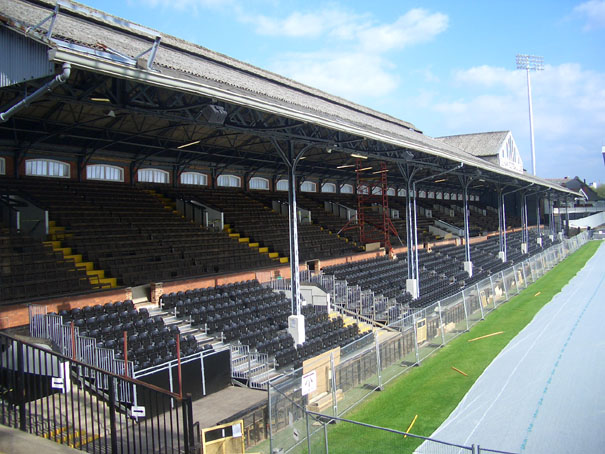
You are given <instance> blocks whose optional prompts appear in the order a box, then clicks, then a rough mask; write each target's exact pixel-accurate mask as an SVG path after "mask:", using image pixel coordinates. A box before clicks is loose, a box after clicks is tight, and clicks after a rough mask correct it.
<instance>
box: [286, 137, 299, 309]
mask: <svg viewBox="0 0 605 454" xmlns="http://www.w3.org/2000/svg"><path fill="white" fill-rule="evenodd" d="M290 147H292V142H290ZM288 170H289V172H288V206H289V209H288V227H289V229H290V274H291V275H292V276H291V278H290V281H291V283H292V314H295V315H299V314H300V276H299V265H298V219H297V217H298V216H297V212H296V164H294V165H292V166H291V167H290V168H289V169H288Z"/></svg>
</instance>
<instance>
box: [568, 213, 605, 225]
mask: <svg viewBox="0 0 605 454" xmlns="http://www.w3.org/2000/svg"><path fill="white" fill-rule="evenodd" d="M603 224H605V211H601V212H600V213H597V214H593V215H592V216H587V217H585V218H582V219H576V220H575V221H571V220H570V221H569V226H570V227H573V228H578V227H579V228H582V229H585V228H588V227H590V228H591V229H594V228H595V227H598V226H600V225H603Z"/></svg>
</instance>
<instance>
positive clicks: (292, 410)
mask: <svg viewBox="0 0 605 454" xmlns="http://www.w3.org/2000/svg"><path fill="white" fill-rule="evenodd" d="M587 241H588V235H587V234H585V233H582V234H580V235H577V236H575V237H573V238H570V239H564V240H563V241H562V242H560V243H558V244H555V245H553V246H551V247H550V248H548V249H546V250H544V251H542V252H541V253H539V254H535V255H533V256H531V257H529V258H527V259H526V260H525V261H523V262H520V263H518V264H514V265H513V266H511V267H510V268H507V269H505V270H503V271H500V272H497V273H494V274H492V275H491V276H489V277H488V278H486V279H483V280H482V281H479V282H477V283H475V284H474V285H472V286H469V287H467V288H465V289H464V290H463V291H461V292H459V293H457V294H455V295H453V296H450V297H448V298H445V299H442V300H440V301H436V302H435V303H433V304H431V305H429V306H427V307H424V308H422V309H420V310H417V311H416V312H414V313H412V314H409V315H407V316H405V317H403V318H401V319H400V320H397V321H395V322H393V323H391V324H389V325H388V326H387V327H385V328H383V329H380V330H377V331H374V332H373V333H371V334H368V335H367V336H365V337H363V338H361V339H358V340H357V341H355V342H354V343H352V344H350V345H347V346H346V347H343V348H341V349H336V350H333V351H332V352H330V353H328V354H326V355H329V360H327V359H326V361H325V362H324V363H323V366H322V367H317V368H313V367H312V366H307V367H305V365H303V368H300V369H296V370H294V371H292V372H291V373H289V374H287V375H283V376H281V377H279V378H278V379H276V380H275V381H272V382H271V383H270V384H269V399H268V413H269V415H268V417H269V435H270V443H269V448H270V452H271V453H284V454H285V453H288V452H294V450H296V452H298V450H300V449H301V448H300V447H301V446H306V440H307V438H308V436H311V437H316V436H317V432H318V431H320V430H322V429H321V428H318V426H317V425H311V427H310V429H309V430H310V432H309V433H308V431H307V425H306V421H305V418H306V412H307V410H313V411H316V412H318V413H322V412H323V413H326V414H327V415H329V416H330V417H342V416H343V415H345V414H346V413H347V412H348V411H349V410H351V409H352V408H354V407H355V406H356V405H358V404H359V403H361V402H362V401H363V400H365V399H366V398H367V397H368V396H370V395H371V394H373V393H374V392H375V391H379V390H381V389H382V388H383V386H384V385H386V384H387V383H389V382H391V381H392V380H394V379H395V378H397V377H399V376H400V375H402V374H403V373H405V372H407V371H408V370H409V369H410V368H412V367H414V366H419V365H421V364H422V361H423V360H424V359H426V358H428V357H429V356H430V355H432V354H433V353H434V352H436V351H437V350H439V349H440V348H441V347H443V346H444V345H446V344H448V343H449V342H451V341H452V340H453V339H455V338H456V337H458V336H459V335H461V334H462V333H464V332H466V331H468V330H469V329H471V328H472V327H473V326H474V325H475V324H477V323H478V322H479V321H481V320H482V319H483V318H484V317H485V316H486V315H487V314H489V313H490V312H492V311H494V310H496V309H497V308H498V306H500V305H501V304H503V303H505V302H506V301H508V300H509V299H510V298H512V297H513V296H515V295H517V294H518V293H519V292H520V291H522V290H523V289H525V288H527V287H528V286H529V285H530V284H532V283H534V282H535V281H536V280H538V279H539V278H541V277H542V276H544V274H546V273H547V272H548V271H549V270H550V269H552V268H553V267H554V266H555V265H556V264H558V263H559V262H561V261H562V260H563V259H565V258H566V257H567V256H568V255H569V254H571V253H572V252H575V251H576V250H577V249H578V248H579V247H580V246H582V245H583V244H584V243H586V242H587ZM309 380H310V381H311V382H313V383H315V384H316V385H318V388H316V389H315V390H314V391H309V389H303V382H306V383H308V382H309ZM318 452H323V451H322V450H321V449H320V450H319V451H318ZM428 452H431V451H428ZM435 452H447V451H435Z"/></svg>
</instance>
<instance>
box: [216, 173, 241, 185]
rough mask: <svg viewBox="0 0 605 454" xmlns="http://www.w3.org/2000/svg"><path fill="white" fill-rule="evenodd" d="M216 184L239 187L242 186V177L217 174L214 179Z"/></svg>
mask: <svg viewBox="0 0 605 454" xmlns="http://www.w3.org/2000/svg"><path fill="white" fill-rule="evenodd" d="M216 183H217V185H218V186H222V187H224V188H241V187H242V179H241V178H240V177H238V176H235V175H219V177H218V179H217V180H216Z"/></svg>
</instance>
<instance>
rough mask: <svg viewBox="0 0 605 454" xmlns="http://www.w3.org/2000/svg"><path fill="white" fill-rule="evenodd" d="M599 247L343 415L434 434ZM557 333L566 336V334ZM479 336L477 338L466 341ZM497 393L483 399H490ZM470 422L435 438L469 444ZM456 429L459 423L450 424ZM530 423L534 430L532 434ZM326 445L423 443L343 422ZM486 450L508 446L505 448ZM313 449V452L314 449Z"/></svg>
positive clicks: (392, 447)
mask: <svg viewBox="0 0 605 454" xmlns="http://www.w3.org/2000/svg"><path fill="white" fill-rule="evenodd" d="M600 245H601V242H597V241H592V242H589V243H587V244H586V245H584V246H583V247H582V248H580V249H579V250H578V251H576V252H575V253H574V254H572V255H570V256H569V257H568V258H567V259H565V260H564V261H563V262H561V263H560V264H558V265H557V266H556V267H554V268H553V269H552V270H551V271H550V272H549V273H548V274H547V275H545V276H544V277H542V278H541V279H539V280H538V281H536V282H535V283H534V284H532V285H530V286H529V287H528V288H527V289H525V290H523V291H522V292H520V293H519V295H517V296H516V297H514V298H512V299H511V300H510V301H509V302H507V303H506V304H503V305H501V306H499V307H498V309H497V310H496V311H493V312H491V313H490V314H489V315H488V316H487V317H486V318H485V320H484V321H482V322H481V323H478V324H477V325H475V326H474V327H473V328H472V329H471V331H470V332H467V333H464V334H463V335H461V336H459V337H458V338H457V339H455V340H453V341H452V342H450V343H449V344H447V345H446V346H444V347H443V348H442V349H441V350H440V351H439V352H438V353H437V354H435V355H432V356H431V357H430V358H428V359H426V360H425V361H423V363H422V365H421V366H420V367H417V368H414V369H412V370H411V371H410V372H409V373H407V374H405V375H403V376H402V377H401V378H400V379H398V380H395V381H394V382H393V383H391V384H389V385H388V386H386V388H385V389H384V390H383V391H382V392H380V393H376V394H375V395H374V396H373V397H371V398H369V399H368V400H367V401H366V402H364V403H363V404H361V405H360V406H359V407H357V408H356V409H355V410H354V411H352V412H350V413H348V414H347V415H346V418H347V419H351V420H355V421H360V422H364V423H368V424H372V425H376V426H381V427H386V428H390V429H396V430H399V431H406V430H407V429H408V428H410V425H411V424H412V422H414V423H413V426H412V428H411V429H410V430H409V432H410V433H414V434H418V435H423V436H431V435H432V434H434V433H435V431H437V429H438V428H439V427H440V426H441V425H442V423H443V422H444V421H446V420H447V419H448V417H449V416H450V414H452V412H453V411H454V410H455V409H456V408H457V407H458V406H459V404H460V403H461V401H463V399H464V397H465V396H466V395H467V393H468V392H469V390H470V389H471V387H473V385H474V383H475V382H476V381H477V379H478V378H479V377H480V376H481V375H482V374H483V372H484V371H485V369H486V368H487V367H488V366H489V365H490V363H492V361H493V360H494V358H496V356H498V355H499V354H500V352H501V351H502V350H503V349H505V348H506V347H507V345H508V344H509V342H511V340H513V339H514V338H515V337H516V336H517V335H518V334H519V333H520V332H521V331H522V330H523V329H524V328H525V327H526V326H527V325H528V324H529V323H530V322H531V321H532V320H533V319H534V317H535V316H536V314H538V312H539V311H540V310H541V309H542V308H543V307H544V306H546V305H547V304H548V303H549V302H550V301H551V300H552V299H553V298H554V297H555V296H556V295H557V294H559V293H560V292H561V290H562V289H563V287H564V286H566V285H567V283H568V282H569V281H570V280H571V279H572V278H573V277H574V276H575V275H576V274H577V273H578V271H580V270H582V268H583V267H584V265H585V264H586V262H587V261H588V260H589V259H590V258H591V257H592V256H593V255H594V254H595V252H596V251H597V249H598V248H599V246H600ZM573 303H574V301H571V305H572V306H573ZM585 304H586V301H583V300H581V299H578V301H577V305H580V306H582V307H584V306H585ZM595 304H596V303H595ZM580 309H581V308H580ZM495 333H498V334H495ZM560 334H561V335H563V334H564V337H567V336H568V333H567V332H565V333H560ZM484 336H486V337H484ZM476 338H480V339H478V340H476V341H473V342H469V340H472V339H476ZM530 379H531V377H530ZM542 387H544V385H542ZM495 397H496V396H483V398H484V399H487V400H490V399H492V398H495ZM532 405H533V406H534V407H535V402H532ZM532 411H533V410H532ZM513 417H514V415H513ZM466 425H467V426H469V430H468V431H466V433H465V437H464V439H462V440H459V439H451V436H452V433H451V432H447V431H445V430H444V431H441V432H438V433H437V434H435V436H434V438H437V439H441V440H444V441H450V442H454V443H460V444H466V445H470V444H471V443H474V442H475V441H474V440H473V438H472V436H471V435H472V434H473V430H476V428H477V426H476V425H473V423H472V422H467V423H466ZM453 427H455V426H451V427H450V428H453ZM532 427H533V426H530V427H529V432H531V428H532ZM527 429H528V427H527V426H526V427H524V428H523V431H522V432H523V434H521V435H523V437H526V439H525V442H526V443H527V437H528V435H527V434H526V433H525V432H526V430H527ZM454 430H457V429H454ZM469 434H470V435H469ZM467 436H468V437H469V438H468V439H467ZM446 437H450V438H449V439H448V438H446ZM523 437H522V438H523ZM314 441H315V440H314ZM545 442H546V441H545ZM328 443H329V452H330V453H372V452H376V453H389V452H398V453H402V452H405V453H413V452H414V451H415V450H416V449H417V448H418V447H419V446H420V444H421V443H422V441H421V440H418V439H413V438H403V437H402V436H401V435H399V434H393V433H387V432H384V431H379V430H375V429H369V428H364V427H360V426H357V425H352V424H349V423H345V422H341V423H338V424H335V425H332V426H331V427H330V430H329V431H328ZM322 444H323V443H322ZM317 447H318V451H317V452H323V446H321V447H319V446H317ZM482 447H485V448H492V449H503V450H504V449H505V448H504V447H503V446H489V445H482ZM312 449H313V451H314V452H315V447H313V448H312ZM521 449H522V444H521V443H520V444H519V445H518V446H517V447H516V449H515V450H514V451H515V452H519V451H520V450H521ZM523 449H524V448H523ZM427 452H443V453H449V452H457V450H455V451H454V450H449V449H447V447H444V449H442V450H437V451H427ZM528 452H529V451H528ZM553 452H554V451H553Z"/></svg>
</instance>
